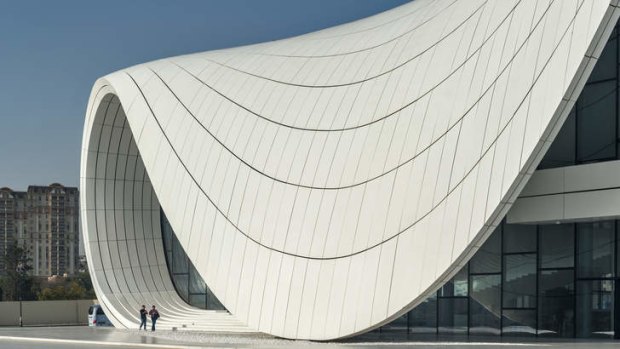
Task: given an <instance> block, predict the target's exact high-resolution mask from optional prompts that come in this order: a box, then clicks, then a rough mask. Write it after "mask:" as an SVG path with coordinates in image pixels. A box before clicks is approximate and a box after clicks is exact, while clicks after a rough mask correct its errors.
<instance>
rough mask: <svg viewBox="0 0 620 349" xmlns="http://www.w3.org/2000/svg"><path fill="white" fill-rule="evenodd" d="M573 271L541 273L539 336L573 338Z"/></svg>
mask: <svg viewBox="0 0 620 349" xmlns="http://www.w3.org/2000/svg"><path fill="white" fill-rule="evenodd" d="M574 273H575V271H574V270H573V269H561V270H543V271H542V272H541V273H540V286H539V287H540V300H539V303H538V308H539V309H538V313H539V315H538V318H539V320H538V334H539V335H542V336H547V337H572V336H573V335H574V334H575V332H574V311H573V304H574V302H575V294H574V282H575V281H574V277H573V276H574Z"/></svg>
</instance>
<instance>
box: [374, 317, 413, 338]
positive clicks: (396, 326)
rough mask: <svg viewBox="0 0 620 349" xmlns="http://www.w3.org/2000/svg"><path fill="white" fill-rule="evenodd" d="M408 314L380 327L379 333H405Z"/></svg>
mask: <svg viewBox="0 0 620 349" xmlns="http://www.w3.org/2000/svg"><path fill="white" fill-rule="evenodd" d="M408 317H409V313H407V314H405V315H403V316H401V317H399V318H397V319H395V320H394V321H392V322H390V323H389V324H387V325H384V326H382V327H381V332H384V331H386V332H393V333H399V334H400V333H402V334H405V333H407V324H408V322H409V321H408Z"/></svg>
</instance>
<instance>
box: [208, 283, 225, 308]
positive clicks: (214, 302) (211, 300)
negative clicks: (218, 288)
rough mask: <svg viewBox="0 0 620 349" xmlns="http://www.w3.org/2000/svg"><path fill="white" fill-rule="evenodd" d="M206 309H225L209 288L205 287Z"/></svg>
mask: <svg viewBox="0 0 620 349" xmlns="http://www.w3.org/2000/svg"><path fill="white" fill-rule="evenodd" d="M207 309H211V310H226V308H224V305H222V303H221V302H220V300H219V299H217V297H216V296H215V294H213V292H211V290H210V289H209V288H208V287H207Z"/></svg>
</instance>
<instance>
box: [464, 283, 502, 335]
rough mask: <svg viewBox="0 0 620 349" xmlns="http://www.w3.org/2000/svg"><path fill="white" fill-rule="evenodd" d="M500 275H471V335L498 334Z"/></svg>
mask: <svg viewBox="0 0 620 349" xmlns="http://www.w3.org/2000/svg"><path fill="white" fill-rule="evenodd" d="M501 281H502V278H501V275H500V274H497V275H472V277H471V294H470V297H469V307H470V321H471V323H470V324H469V326H470V328H469V332H470V333H471V334H494V335H498V334H500V316H501V304H500V302H501V301H500V297H501V288H500V287H501Z"/></svg>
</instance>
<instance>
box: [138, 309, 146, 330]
mask: <svg viewBox="0 0 620 349" xmlns="http://www.w3.org/2000/svg"><path fill="white" fill-rule="evenodd" d="M146 315H148V311H147V310H146V305H142V309H140V328H139V330H141V329H142V326H144V330H145V331H146Z"/></svg>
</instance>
